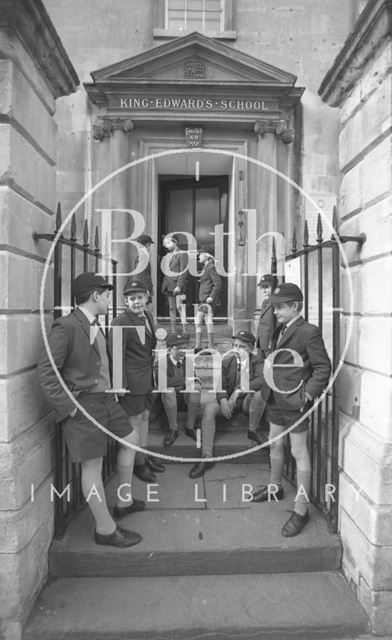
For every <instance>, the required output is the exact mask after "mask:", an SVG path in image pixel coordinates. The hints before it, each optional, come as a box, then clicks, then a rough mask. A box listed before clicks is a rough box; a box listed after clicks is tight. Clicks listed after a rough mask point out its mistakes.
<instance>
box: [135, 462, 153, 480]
mask: <svg viewBox="0 0 392 640" xmlns="http://www.w3.org/2000/svg"><path fill="white" fill-rule="evenodd" d="M133 473H134V475H135V476H136V477H137V478H139V480H143V482H155V480H156V479H157V477H156V475H155V473H154V472H153V471H151V469H150V468H149V467H148V466H147V465H146V463H144V464H141V465H135V466H134V467H133Z"/></svg>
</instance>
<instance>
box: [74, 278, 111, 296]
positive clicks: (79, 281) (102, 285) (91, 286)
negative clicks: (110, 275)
mask: <svg viewBox="0 0 392 640" xmlns="http://www.w3.org/2000/svg"><path fill="white" fill-rule="evenodd" d="M97 289H109V290H110V291H111V290H112V289H113V285H112V284H110V283H109V282H107V281H106V280H105V278H103V277H102V276H99V275H97V274H96V273H93V272H92V271H87V272H86V273H80V274H79V275H78V276H77V277H76V278H75V280H74V287H73V292H74V295H75V297H76V298H82V297H83V296H85V295H87V294H88V293H92V292H93V291H96V290H97Z"/></svg>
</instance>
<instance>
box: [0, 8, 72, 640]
mask: <svg viewBox="0 0 392 640" xmlns="http://www.w3.org/2000/svg"><path fill="white" fill-rule="evenodd" d="M77 82H78V79H77V76H76V74H75V71H74V70H73V67H72V65H71V63H70V61H69V59H68V57H67V55H66V53H65V51H64V49H63V47H62V44H61V42H60V40H59V38H58V36H57V34H56V31H55V30H54V28H53V26H52V24H51V22H50V20H49V18H48V15H47V13H46V11H45V9H44V7H43V5H42V3H41V0H34V2H33V1H32V0H24V1H23V2H22V1H19V0H12V1H11V0H0V140H1V142H0V149H1V151H0V225H1V229H2V243H1V247H0V261H1V272H2V274H3V275H2V278H1V284H0V289H1V295H0V297H1V300H2V305H1V307H2V308H1V310H0V331H1V340H0V344H1V354H0V363H1V364H0V368H1V371H0V410H1V414H2V416H3V419H2V426H1V429H0V487H1V488H0V505H1V506H0V584H1V585H2V587H3V588H0V611H1V622H0V637H1V638H5V639H6V640H18V639H19V638H20V637H21V633H22V627H23V622H24V620H25V618H26V616H27V615H28V613H29V610H30V607H31V605H32V603H33V601H34V598H35V596H36V595H37V593H38V592H39V590H40V588H41V586H42V583H43V581H44V580H45V578H46V574H47V550H48V547H49V544H50V542H51V538H52V530H53V525H52V522H53V505H52V504H51V503H50V500H49V492H48V485H49V482H50V480H51V477H52V469H53V452H52V433H53V422H52V418H51V416H50V415H49V414H48V409H47V407H46V404H45V403H44V402H43V399H42V396H41V394H40V390H39V388H38V383H37V379H36V373H35V363H36V360H37V354H38V351H39V349H40V348H41V345H42V338H41V330H40V324H39V314H38V306H39V305H38V301H39V287H40V281H41V277H42V273H43V264H44V261H45V258H46V255H47V250H48V247H47V246H45V245H44V244H43V243H39V244H37V243H35V242H34V240H33V231H38V232H41V233H45V232H50V231H52V230H53V228H54V222H53V213H54V210H55V205H56V149H57V140H56V135H57V128H56V125H55V122H54V120H53V116H54V112H55V99H56V98H58V97H60V96H62V95H66V94H68V93H70V92H72V91H74V90H75V88H76V85H77ZM47 294H48V295H47V297H46V300H45V306H46V308H47V320H48V324H50V321H51V307H52V305H53V300H52V297H51V294H52V277H51V273H49V277H48V287H47ZM31 484H33V485H34V487H35V498H34V501H33V500H32V499H31Z"/></svg>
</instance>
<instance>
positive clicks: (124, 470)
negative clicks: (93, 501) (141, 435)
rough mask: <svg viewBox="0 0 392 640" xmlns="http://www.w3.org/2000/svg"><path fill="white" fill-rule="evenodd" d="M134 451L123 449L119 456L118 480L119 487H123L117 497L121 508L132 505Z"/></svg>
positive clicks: (120, 450)
mask: <svg viewBox="0 0 392 640" xmlns="http://www.w3.org/2000/svg"><path fill="white" fill-rule="evenodd" d="M133 457H134V455H133V450H132V449H129V448H128V447H127V448H125V447H121V448H120V449H119V452H118V454H117V479H118V486H119V487H121V485H126V486H125V487H122V489H121V491H119V492H118V493H119V495H118V496H117V506H118V507H120V508H124V507H129V505H131V504H132V502H133V499H132V471H133V464H132V463H133Z"/></svg>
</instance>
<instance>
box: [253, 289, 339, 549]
mask: <svg viewBox="0 0 392 640" xmlns="http://www.w3.org/2000/svg"><path fill="white" fill-rule="evenodd" d="M270 301H271V303H272V304H273V306H274V313H275V316H276V319H277V321H278V322H279V323H280V326H279V327H278V328H277V329H276V330H275V332H274V335H273V337H272V343H271V344H272V349H273V350H276V351H275V356H274V365H273V366H272V371H271V369H270V370H269V371H268V365H269V364H270V363H269V362H268V361H267V362H266V365H267V366H265V367H264V375H265V377H266V383H267V384H263V387H262V395H263V397H264V399H265V400H266V402H267V417H268V421H269V423H270V432H269V438H270V439H273V438H275V437H276V436H279V434H281V433H283V431H285V430H286V429H287V428H288V427H291V426H292V425H294V424H295V423H297V422H298V424H297V426H296V427H295V428H294V429H293V430H292V431H291V432H290V443H291V453H292V455H293V457H294V458H295V461H296V466H297V487H298V492H297V495H296V500H295V504H294V512H293V513H292V515H291V517H290V518H289V520H288V521H287V522H286V524H285V525H284V526H283V528H282V535H284V536H286V537H292V536H296V535H297V534H299V533H300V532H301V531H302V529H303V528H304V526H305V525H306V523H307V522H308V520H309V513H308V509H307V502H308V499H307V496H308V495H309V491H310V485H311V473H312V470H311V462H310V456H309V452H308V448H307V443H306V440H307V432H308V426H309V420H308V418H306V419H302V418H303V415H304V413H306V411H307V410H308V409H309V407H310V406H311V403H312V401H313V400H314V399H315V398H316V397H317V396H319V395H320V394H321V392H322V391H323V389H324V388H325V386H326V385H327V383H328V380H329V376H330V373H331V363H330V360H329V357H328V355H327V352H326V350H325V346H324V342H323V339H322V337H321V334H320V331H319V329H318V327H316V326H315V325H313V324H310V323H309V322H307V321H306V320H305V319H304V318H303V317H302V316H301V315H300V313H301V310H302V304H303V295H302V292H301V290H300V289H299V287H297V285H295V284H292V283H289V282H287V283H283V284H280V285H279V286H278V287H277V288H276V289H275V290H274V292H273V294H272V295H271V298H270ZM289 350H292V352H294V353H292V352H290V351H289ZM282 365H283V366H282ZM284 365H286V366H284ZM272 372H273V373H272ZM271 374H272V375H271ZM284 392H286V393H284ZM301 419H302V420H301ZM270 461H271V477H270V484H269V485H267V486H262V487H260V489H259V490H258V491H256V492H255V494H254V496H253V502H265V501H268V500H270V498H271V495H273V497H274V499H275V500H282V499H283V497H284V494H283V487H282V474H283V465H284V442H283V438H279V439H278V440H276V442H271V443H270ZM271 489H272V491H271Z"/></svg>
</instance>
